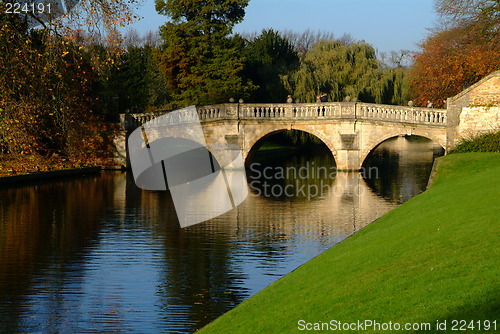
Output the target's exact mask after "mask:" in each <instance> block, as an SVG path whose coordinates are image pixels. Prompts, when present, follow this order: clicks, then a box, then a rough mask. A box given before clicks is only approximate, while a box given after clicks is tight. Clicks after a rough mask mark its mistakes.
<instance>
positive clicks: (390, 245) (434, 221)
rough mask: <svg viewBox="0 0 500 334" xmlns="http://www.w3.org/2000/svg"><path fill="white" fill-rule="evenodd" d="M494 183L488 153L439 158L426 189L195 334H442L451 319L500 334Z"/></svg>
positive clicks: (498, 161)
mask: <svg viewBox="0 0 500 334" xmlns="http://www.w3.org/2000/svg"><path fill="white" fill-rule="evenodd" d="M499 175H500V154H497V153H466V154H453V155H448V156H446V157H444V158H442V159H441V160H440V162H439V164H438V166H437V176H436V178H435V179H434V182H433V185H432V186H431V187H430V189H429V190H427V191H426V192H424V193H422V194H420V195H419V196H417V197H415V198H413V199H411V200H410V201H408V202H406V203H405V204H403V205H401V206H400V207H398V208H396V209H395V210H393V211H391V212H390V213H388V214H387V215H385V216H383V217H382V218H380V219H379V220H377V221H376V222H374V223H372V224H371V225H369V226H367V227H365V228H364V229H363V230H361V231H360V232H358V233H356V234H355V235H354V236H352V237H350V238H348V239H347V240H345V241H343V242H341V243H340V244H338V245H336V246H334V247H333V248H331V249H330V250H328V251H326V252H325V253H323V254H321V255H319V256H318V257H316V258H314V259H313V260H311V261H309V262H307V263H306V264H304V265H303V266H301V267H300V268H298V269H297V270H295V271H294V272H292V273H290V274H289V275H287V276H285V277H284V278H282V279H281V280H279V281H278V282H276V283H274V284H272V285H271V286H269V287H268V288H266V289H264V290H263V291H261V292H260V293H258V294H257V295H255V296H253V297H252V298H250V299H249V300H247V301H245V302H243V303H242V304H241V305H240V306H238V307H237V308H235V309H234V310H232V311H230V312H228V313H227V314H225V315H224V316H222V317H221V318H219V319H217V320H216V321H214V322H213V323H211V324H210V325H208V326H207V327H205V328H204V329H202V330H201V333H203V334H206V333H302V332H304V331H300V330H299V327H298V324H299V320H304V321H305V322H307V323H319V322H323V323H325V322H330V320H338V321H340V322H343V323H350V322H357V321H358V320H359V321H364V320H375V321H377V322H379V323H388V322H390V321H391V322H392V323H395V322H397V323H401V324H405V323H430V324H431V326H432V327H431V328H432V331H422V332H425V333H430V332H436V331H435V324H436V320H439V321H440V322H441V323H442V322H444V321H445V320H446V321H447V331H439V333H444V332H451V326H452V323H451V321H452V320H476V321H477V320H483V319H489V320H492V321H493V320H495V319H496V320H497V330H500V307H499V300H500V282H499V278H500V266H499V265H498V258H499V257H500V252H499V248H500V246H499V237H500V233H499V224H498V221H499V218H500V206H499V204H498V203H499V202H498V201H499V198H500V177H499ZM302 324H304V323H302ZM475 324H476V325H475V326H476V328H475V329H471V328H469V329H468V330H467V332H468V333H477V332H480V331H478V330H477V323H475ZM315 332H316V333H318V332H321V331H315ZM324 332H328V331H326V330H325V331H324ZM337 332H349V333H356V332H359V333H366V332H376V331H373V330H370V328H364V330H359V331H356V330H350V331H337ZM378 332H380V331H378ZM454 332H455V333H463V332H464V331H454ZM490 332H491V333H493V332H495V331H492V330H491V329H490Z"/></svg>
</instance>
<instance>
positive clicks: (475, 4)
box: [410, 0, 500, 107]
mask: <svg viewBox="0 0 500 334" xmlns="http://www.w3.org/2000/svg"><path fill="white" fill-rule="evenodd" d="M436 8H437V11H438V14H439V15H440V23H441V27H440V28H439V29H438V30H436V31H435V32H434V33H433V34H432V35H431V36H429V37H428V38H427V39H426V40H425V41H424V42H422V44H421V45H420V47H421V51H420V52H418V53H417V54H416V55H415V63H414V65H413V66H412V68H411V71H410V81H411V85H412V96H413V97H414V99H415V102H416V103H417V105H426V104H427V101H431V102H433V104H434V105H435V106H437V107H442V106H443V104H444V100H445V99H446V98H448V97H451V96H454V95H456V94H457V93H459V92H460V91H462V90H463V89H465V88H467V87H468V86H470V85H472V84H474V83H475V82H477V81H479V80H480V79H481V78H483V77H484V76H486V75H488V74H490V73H491V72H493V71H496V70H498V69H500V1H497V0H495V1H491V0H438V1H436Z"/></svg>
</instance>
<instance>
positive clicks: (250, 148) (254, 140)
mask: <svg viewBox="0 0 500 334" xmlns="http://www.w3.org/2000/svg"><path fill="white" fill-rule="evenodd" d="M290 130H296V131H302V132H306V133H308V134H310V135H313V136H315V137H316V138H318V139H319V140H320V141H321V142H322V143H323V144H324V145H325V146H326V147H327V148H328V149H329V150H330V152H331V154H332V156H333V159H334V160H335V162H336V159H337V150H336V149H335V147H334V146H333V144H332V142H331V140H330V138H329V137H327V136H326V135H325V134H323V133H321V132H320V131H316V130H314V129H312V128H310V127H307V126H304V127H302V126H278V127H275V128H273V129H265V130H261V131H259V132H258V134H256V135H255V136H252V137H251V139H250V140H249V141H248V142H247V143H246V145H245V150H244V152H243V153H244V160H245V165H246V166H247V165H248V164H249V163H250V160H251V159H252V157H253V155H254V154H255V153H256V152H257V150H258V148H259V147H260V144H262V143H263V142H264V141H265V140H266V139H268V138H269V137H271V136H273V135H275V134H278V133H280V132H284V131H290Z"/></svg>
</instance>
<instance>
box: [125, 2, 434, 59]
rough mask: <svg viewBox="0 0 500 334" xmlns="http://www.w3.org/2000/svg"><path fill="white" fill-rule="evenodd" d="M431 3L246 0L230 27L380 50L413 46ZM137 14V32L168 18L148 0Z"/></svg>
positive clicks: (429, 20)
mask: <svg viewBox="0 0 500 334" xmlns="http://www.w3.org/2000/svg"><path fill="white" fill-rule="evenodd" d="M433 4H434V0H250V2H249V5H248V7H247V8H246V15H245V19H244V21H243V22H242V23H240V24H238V25H237V26H236V27H235V32H239V33H242V32H249V33H251V32H260V31H261V30H262V29H265V28H273V29H275V30H285V29H286V30H292V31H297V32H302V31H305V30H307V29H311V30H313V31H316V30H321V31H328V32H333V33H334V34H335V36H337V37H341V36H342V35H343V34H344V33H348V34H351V35H352V37H353V38H354V39H356V40H365V41H366V42H368V43H370V44H372V45H373V46H374V47H375V48H377V49H378V50H379V51H381V52H389V51H391V50H395V51H397V50H400V49H405V50H416V49H417V44H418V43H419V42H420V41H422V40H423V39H424V38H425V37H426V35H427V34H428V30H427V29H428V28H432V27H433V26H434V23H435V21H436V14H435V13H434V6H433ZM139 14H140V15H141V16H143V17H144V19H143V20H141V21H140V22H138V23H135V24H134V25H132V27H133V28H135V29H136V30H138V31H139V32H140V33H145V32H147V31H149V30H156V29H158V27H159V26H160V25H162V24H163V23H165V22H166V21H167V20H168V17H166V16H162V15H158V14H157V13H156V11H155V9H154V0H145V4H144V5H143V7H142V9H141V10H140V11H139Z"/></svg>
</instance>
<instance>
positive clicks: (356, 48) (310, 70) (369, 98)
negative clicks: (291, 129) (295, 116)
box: [288, 41, 383, 102]
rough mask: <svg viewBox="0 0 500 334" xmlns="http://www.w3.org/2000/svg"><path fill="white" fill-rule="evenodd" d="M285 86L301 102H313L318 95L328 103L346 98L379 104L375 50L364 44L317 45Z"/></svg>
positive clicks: (380, 97) (322, 43) (334, 42)
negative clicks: (326, 97)
mask: <svg viewBox="0 0 500 334" xmlns="http://www.w3.org/2000/svg"><path fill="white" fill-rule="evenodd" d="M288 84H289V89H290V90H291V91H293V92H294V96H295V97H296V98H298V99H299V100H300V101H303V102H306V101H316V96H318V95H319V94H320V93H326V94H328V96H329V99H330V100H331V101H342V100H343V99H344V98H345V97H347V96H349V97H350V98H351V99H360V100H362V101H364V102H381V99H382V94H383V87H381V86H380V71H379V63H378V61H377V59H376V56H375V49H374V48H373V47H372V46H371V45H369V44H367V43H365V42H354V43H350V44H343V43H341V42H339V41H320V42H319V43H317V44H315V45H314V46H313V47H312V48H311V49H310V50H309V51H308V52H307V53H306V55H305V57H304V59H303V60H302V62H301V65H300V68H299V69H298V70H297V71H296V72H295V73H293V74H292V75H290V77H289V80H288Z"/></svg>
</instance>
